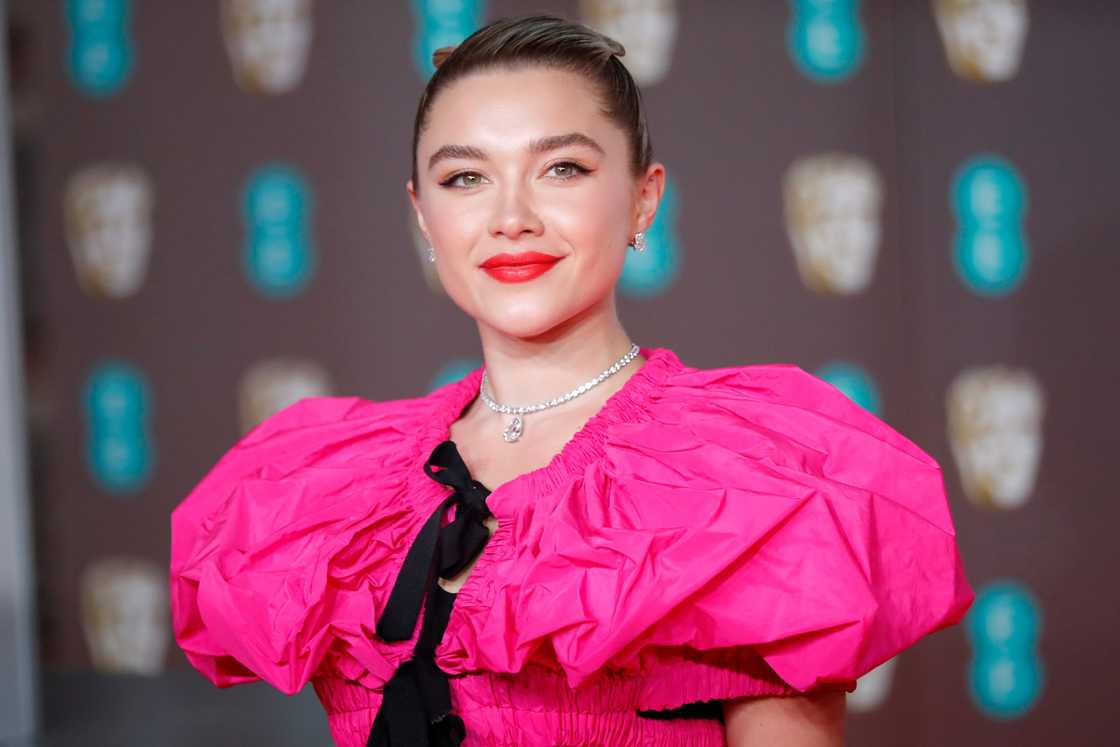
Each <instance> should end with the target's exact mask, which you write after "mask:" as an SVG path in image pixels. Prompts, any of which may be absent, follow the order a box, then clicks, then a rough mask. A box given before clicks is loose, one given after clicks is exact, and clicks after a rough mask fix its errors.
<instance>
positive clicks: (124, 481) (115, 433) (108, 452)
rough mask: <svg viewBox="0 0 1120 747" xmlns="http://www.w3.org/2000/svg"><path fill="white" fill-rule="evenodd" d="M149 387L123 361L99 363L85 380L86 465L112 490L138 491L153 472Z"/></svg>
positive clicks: (141, 377)
mask: <svg viewBox="0 0 1120 747" xmlns="http://www.w3.org/2000/svg"><path fill="white" fill-rule="evenodd" d="M149 391H150V387H149V386H148V382H147V379H146V378H145V377H144V375H143V374H142V373H141V372H140V371H139V370H138V369H136V368H135V367H134V366H132V365H131V364H129V363H126V362H124V361H105V362H103V363H101V364H99V365H98V366H97V367H96V368H95V369H94V370H93V371H92V372H91V373H90V376H89V379H88V380H87V382H86V386H85V393H84V402H83V404H84V410H85V421H86V464H87V466H88V467H89V469H90V471H91V473H92V474H93V477H94V480H95V481H96V482H97V483H98V484H99V485H100V486H101V487H102V488H103V489H105V490H107V491H109V492H111V493H117V494H121V495H125V494H132V493H135V492H137V491H139V490H140V489H141V488H143V487H144V485H145V484H146V483H147V482H148V479H149V478H150V477H151V475H152V471H153V462H154V456H153V453H152V437H151V428H150V426H149V419H150V417H151V395H150V393H149Z"/></svg>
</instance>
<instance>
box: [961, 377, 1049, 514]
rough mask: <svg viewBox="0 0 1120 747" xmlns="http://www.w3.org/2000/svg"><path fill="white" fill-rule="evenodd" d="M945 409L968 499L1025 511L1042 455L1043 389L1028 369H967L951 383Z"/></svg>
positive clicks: (997, 506) (999, 507) (984, 504)
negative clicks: (1020, 508)
mask: <svg viewBox="0 0 1120 747" xmlns="http://www.w3.org/2000/svg"><path fill="white" fill-rule="evenodd" d="M946 405H947V408H948V425H949V445H950V448H951V450H952V453H953V459H954V461H956V463H957V469H958V470H959V472H960V476H961V483H962V485H963V486H964V491H965V495H966V496H967V497H968V499H969V500H971V501H972V502H973V503H975V504H976V505H978V506H981V507H985V508H994V509H1000V510H1005V511H1007V510H1012V509H1016V508H1019V507H1021V506H1023V505H1024V504H1025V503H1026V502H1027V500H1028V499H1029V498H1030V496H1031V493H1032V492H1034V485H1035V476H1036V474H1037V473H1038V463H1039V459H1040V457H1041V456H1042V420H1043V415H1044V411H1045V406H1046V401H1045V395H1044V394H1043V390H1042V385H1041V384H1040V383H1039V382H1038V381H1037V379H1035V377H1034V376H1033V375H1032V374H1031V373H1029V372H1027V371H1024V370H1016V369H1011V368H1007V367H1004V366H990V367H982V368H973V369H968V370H965V371H963V372H961V373H960V374H958V375H957V377H956V379H955V380H954V381H953V383H952V385H951V386H950V388H949V393H948V395H947V397H946Z"/></svg>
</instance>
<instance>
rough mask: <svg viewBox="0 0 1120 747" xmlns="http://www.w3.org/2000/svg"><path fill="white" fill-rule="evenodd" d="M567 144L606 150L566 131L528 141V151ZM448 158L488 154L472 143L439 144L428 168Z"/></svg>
mask: <svg viewBox="0 0 1120 747" xmlns="http://www.w3.org/2000/svg"><path fill="white" fill-rule="evenodd" d="M569 145H585V146H587V147H588V148H591V149H592V150H594V151H597V152H599V153H601V154H604V153H605V152H606V151H604V150H603V146H601V145H599V143H597V142H596V141H595V140H593V139H592V138H590V137H588V136H587V135H584V134H583V133H582V132H568V133H565V134H563V135H549V136H547V137H542V138H538V139H537V140H533V141H531V142H530V143H529V152H530V153H534V154H540V153H547V152H549V151H552V150H556V149H558V148H564V147H567V146H569ZM448 158H475V159H478V160H480V161H484V160H486V159H487V158H488V156H487V155H486V151H484V150H482V148H478V147H475V146H473V145H441V146H440V147H439V149H437V150H436V152H435V153H433V154H432V157H431V158H429V159H428V168H429V169H431V168H432V167H434V166H435V165H436V164H437V163H439V162H440V161H443V160H445V159H448Z"/></svg>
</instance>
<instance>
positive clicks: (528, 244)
mask: <svg viewBox="0 0 1120 747" xmlns="http://www.w3.org/2000/svg"><path fill="white" fill-rule="evenodd" d="M416 158H417V162H416V170H417V179H418V180H419V182H420V183H419V185H414V184H413V183H412V181H411V180H410V181H409V183H408V191H409V195H410V197H411V199H412V202H413V206H414V207H415V208H416V210H417V217H418V220H419V223H420V228H421V230H422V231H423V233H424V235H425V236H426V237H427V239H428V241H429V242H430V243H431V245H432V246H433V247H434V249H435V254H436V262H435V267H436V271H437V272H438V274H439V278H440V281H441V283H442V285H443V287H444V289H445V290H446V292H447V294H448V295H449V296H450V297H451V299H452V300H453V301H454V302H455V303H456V304H458V305H459V306H460V307H461V308H462V309H463V310H464V311H466V312H467V313H468V314H469V315H471V316H472V317H473V318H475V319H476V320H477V321H478V322H479V323H480V324H485V325H489V326H490V327H493V328H495V329H496V330H498V331H500V332H502V333H505V334H508V335H510V336H514V337H519V338H531V337H535V336H538V335H541V334H544V333H547V332H548V331H549V330H551V329H553V328H554V327H556V326H557V325H560V324H562V323H564V322H565V321H568V320H570V319H572V318H573V317H575V316H576V315H580V314H582V313H586V312H590V313H594V309H595V308H609V309H610V310H611V311H612V313H613V295H612V293H613V290H614V285H615V282H616V281H617V280H618V276H619V274H620V273H621V271H622V264H623V261H624V260H625V258H626V251H627V245H628V243H629V242H630V239H631V238H632V237H633V235H634V232H636V231H643V230H646V229H647V228H648V226H649V224H650V223H651V222H652V220H653V215H654V211H655V210H656V207H657V202H658V200H659V199H660V195H661V190H662V188H663V184H664V168H663V167H662V166H661V165H660V164H653V165H651V167H650V169H649V171H648V172H647V174H646V175H645V176H643V178H641V179H636V178H635V177H634V175H633V173H632V172H631V170H630V153H629V148H628V143H627V138H626V135H625V133H624V132H623V131H622V129H621V128H619V127H618V126H617V125H616V124H614V123H613V122H611V121H610V120H608V119H607V118H606V117H605V116H604V115H603V114H602V112H600V110H599V99H598V96H597V95H596V92H595V91H594V90H593V88H592V87H591V85H590V84H589V83H587V82H586V81H585V80H584V79H583V78H582V77H580V76H578V75H576V74H573V73H569V72H565V71H559V70H552V69H545V68H532V69H527V70H518V71H508V70H501V71H487V72H481V73H475V74H471V75H469V76H467V77H465V78H462V79H460V80H458V81H456V82H455V83H453V84H452V85H450V86H449V87H448V88H446V89H444V90H443V91H442V92H441V93H440V94H439V96H437V98H436V100H435V101H434V103H433V104H432V108H431V110H430V116H429V123H428V128H427V129H426V130H425V131H424V132H423V134H422V135H421V136H420V139H419V142H418V144H417V154H416ZM416 186H419V187H420V193H419V195H417V194H416V191H415V187H416ZM524 252H539V253H541V254H544V255H549V256H551V257H556V258H558V259H556V260H555V261H552V262H546V263H543V264H538V266H537V268H536V269H537V270H539V269H542V268H543V267H548V268H549V269H547V270H546V271H545V272H543V273H541V274H536V275H535V276H532V275H533V273H532V272H529V273H526V275H528V276H530V279H524V280H521V281H520V282H518V281H517V280H518V277H517V273H515V272H512V271H508V270H507V271H506V272H505V273H504V274H503V273H502V272H500V271H499V272H496V273H492V272H488V271H487V269H486V268H484V267H483V266H482V265H483V264H484V263H486V262H487V261H488V260H493V258H494V257H495V256H496V255H499V254H503V253H506V254H513V255H516V254H521V253H524ZM604 301H609V302H610V303H604Z"/></svg>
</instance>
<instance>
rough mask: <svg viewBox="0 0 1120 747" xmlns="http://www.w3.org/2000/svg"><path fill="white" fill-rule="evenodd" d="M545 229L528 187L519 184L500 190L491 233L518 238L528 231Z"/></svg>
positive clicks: (491, 223)
mask: <svg viewBox="0 0 1120 747" xmlns="http://www.w3.org/2000/svg"><path fill="white" fill-rule="evenodd" d="M543 230H544V225H543V224H542V223H541V220H540V217H539V216H538V215H537V213H536V210H534V209H533V204H532V200H531V198H530V195H528V194H527V191H526V188H524V187H520V186H517V187H509V188H506V189H503V190H501V191H500V193H499V195H498V197H497V201H496V204H495V205H494V214H493V215H492V216H491V219H490V235H492V236H505V237H506V238H509V239H517V238H520V237H521V236H522V235H523V234H526V233H529V234H540V233H541V232H542V231H543Z"/></svg>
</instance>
